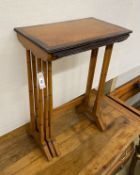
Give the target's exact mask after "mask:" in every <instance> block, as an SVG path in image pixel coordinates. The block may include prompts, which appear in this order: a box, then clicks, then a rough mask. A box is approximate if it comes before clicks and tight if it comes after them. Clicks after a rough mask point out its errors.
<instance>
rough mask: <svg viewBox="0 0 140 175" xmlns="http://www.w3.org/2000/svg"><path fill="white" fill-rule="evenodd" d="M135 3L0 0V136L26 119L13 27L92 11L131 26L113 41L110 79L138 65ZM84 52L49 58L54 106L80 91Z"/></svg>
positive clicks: (21, 60) (139, 26)
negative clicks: (126, 37)
mask: <svg viewBox="0 0 140 175" xmlns="http://www.w3.org/2000/svg"><path fill="white" fill-rule="evenodd" d="M139 7H140V1H139V0H123V1H122V0H86V1H85V0H0V135H3V134H5V133H7V132H9V131H11V130H13V129H15V128H17V127H19V126H21V125H23V124H24V123H26V122H28V121H29V107H28V106H29V105H28V93H27V77H26V64H25V63H26V62H25V51H24V49H23V47H22V46H21V44H20V43H19V42H18V40H17V38H16V34H15V33H14V32H13V28H14V27H17V26H24V25H33V24H40V23H49V22H56V21H64V20H71V19H76V18H85V17H90V16H91V17H96V18H100V19H103V20H107V21H109V22H113V23H116V24H118V25H122V26H124V27H127V28H129V29H132V30H134V33H133V34H132V36H131V38H130V39H129V40H127V41H125V42H124V43H121V44H116V47H115V50H114V52H113V59H112V62H111V66H110V70H109V74H108V79H110V78H113V77H115V76H116V75H118V74H120V73H123V72H126V71H127V70H129V69H131V68H134V67H136V66H137V65H140V51H139V50H140V49H139V42H138V41H139V39H140V32H139V31H140V23H139V19H140V12H139ZM102 55H103V52H101V54H100V56H102ZM88 57H89V52H86V53H82V54H78V55H75V56H73V57H68V58H67V59H60V60H58V61H56V62H54V64H53V75H54V77H53V83H54V97H55V99H54V106H57V105H59V104H62V103H64V102H66V101H68V100H70V99H72V98H74V97H76V96H78V95H80V94H81V93H83V92H84V89H85V83H86V76H87V68H88V62H89V58H88ZM101 60H102V59H101V58H99V60H98V67H97V73H96V80H95V84H97V80H98V75H99V70H100V65H101Z"/></svg>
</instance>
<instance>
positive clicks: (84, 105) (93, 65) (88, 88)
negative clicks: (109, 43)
mask: <svg viewBox="0 0 140 175" xmlns="http://www.w3.org/2000/svg"><path fill="white" fill-rule="evenodd" d="M98 50H99V49H98V48H96V49H93V50H92V51H91V57H90V63H89V70H88V78H87V85H86V93H85V98H84V100H83V103H82V104H81V105H79V106H78V107H77V111H78V112H84V111H85V110H86V109H87V108H88V107H89V103H90V93H91V89H92V83H93V78H94V74H95V68H96V62H97V56H98Z"/></svg>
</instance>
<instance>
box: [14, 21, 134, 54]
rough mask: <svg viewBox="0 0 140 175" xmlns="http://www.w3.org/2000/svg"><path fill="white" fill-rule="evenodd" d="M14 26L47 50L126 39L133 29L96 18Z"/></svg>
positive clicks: (68, 50) (78, 47) (20, 32)
mask: <svg viewBox="0 0 140 175" xmlns="http://www.w3.org/2000/svg"><path fill="white" fill-rule="evenodd" d="M14 30H15V31H16V32H17V33H18V34H20V35H22V36H24V37H25V38H26V39H28V40H30V41H31V42H32V43H34V44H35V45H37V46H38V47H40V48H42V49H43V50H45V51H46V52H48V53H58V52H76V50H77V49H78V51H79V49H80V50H83V51H85V50H89V49H91V48H95V47H100V46H104V45H107V44H112V43H114V42H119V41H122V40H125V39H126V38H127V37H128V36H129V34H130V33H131V32H132V31H131V30H128V29H125V28H123V27H120V26H116V25H113V24H110V23H108V22H104V21H101V20H98V19H95V18H85V19H78V20H72V21H66V22H59V23H52V24H42V25H36V26H27V27H18V28H15V29H14ZM64 55H68V54H66V53H65V54H64ZM62 56H63V54H62Z"/></svg>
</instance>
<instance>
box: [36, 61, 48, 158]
mask: <svg viewBox="0 0 140 175" xmlns="http://www.w3.org/2000/svg"><path fill="white" fill-rule="evenodd" d="M37 65H38V72H43V63H42V60H41V59H39V58H38V59H37ZM38 114H39V116H38V119H39V120H38V121H39V124H38V126H39V139H40V143H41V147H42V149H43V151H44V153H45V155H46V156H47V158H48V159H49V160H51V155H50V151H49V148H48V145H47V142H46V140H45V124H44V90H43V89H40V88H39V101H38Z"/></svg>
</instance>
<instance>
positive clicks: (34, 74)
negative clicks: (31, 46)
mask: <svg viewBox="0 0 140 175" xmlns="http://www.w3.org/2000/svg"><path fill="white" fill-rule="evenodd" d="M31 59H32V70H33V71H32V72H33V86H34V101H35V102H34V103H35V114H36V116H35V122H36V130H39V126H38V123H39V122H38V97H39V94H38V92H39V91H38V84H37V61H36V58H35V56H34V54H33V53H31Z"/></svg>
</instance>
